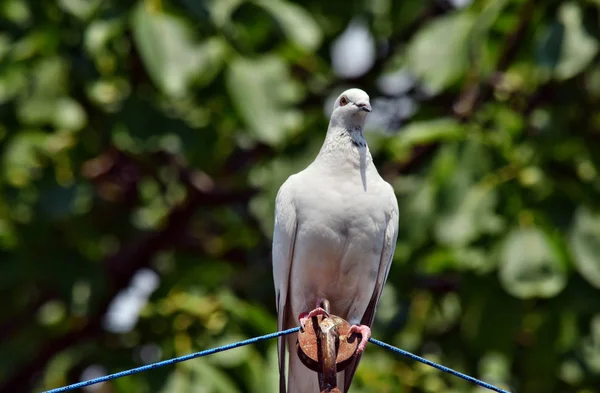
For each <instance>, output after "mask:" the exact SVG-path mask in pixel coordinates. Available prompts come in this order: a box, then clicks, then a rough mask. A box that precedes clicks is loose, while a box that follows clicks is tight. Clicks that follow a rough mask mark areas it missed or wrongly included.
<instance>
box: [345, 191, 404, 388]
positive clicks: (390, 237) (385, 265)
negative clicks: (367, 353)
mask: <svg viewBox="0 0 600 393" xmlns="http://www.w3.org/2000/svg"><path fill="white" fill-rule="evenodd" d="M390 188H391V187H390ZM397 239H398V201H397V199H396V196H395V194H394V193H393V191H392V209H391V212H390V216H389V218H388V222H387V224H386V230H385V236H384V240H383V248H382V251H381V257H380V260H379V271H378V274H377V282H376V284H375V289H374V290H373V295H372V296H371V301H370V302H369V305H368V306H367V309H366V311H365V313H364V314H363V317H362V319H361V322H360V323H361V324H362V325H367V326H372V325H373V320H374V319H375V310H376V309H377V304H378V303H379V298H380V297H381V294H382V293H383V287H384V285H385V281H386V280H387V277H388V274H389V272H390V267H391V266H392V258H393V257H394V250H395V249H396V241H397ZM361 356H362V355H361ZM361 356H357V357H356V358H355V359H354V360H353V361H352V363H350V365H349V366H348V368H346V370H344V393H348V390H349V389H350V384H351V383H352V378H354V373H356V368H357V367H358V363H359V362H360V358H361Z"/></svg>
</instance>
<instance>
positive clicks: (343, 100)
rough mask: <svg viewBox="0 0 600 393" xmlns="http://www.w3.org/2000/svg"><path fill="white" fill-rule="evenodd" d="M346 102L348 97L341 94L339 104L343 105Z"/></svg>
mask: <svg viewBox="0 0 600 393" xmlns="http://www.w3.org/2000/svg"><path fill="white" fill-rule="evenodd" d="M347 103H348V99H347V98H346V96H343V97H342V98H340V106H344V105H346V104H347Z"/></svg>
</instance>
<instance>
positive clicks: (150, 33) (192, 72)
mask: <svg viewBox="0 0 600 393" xmlns="http://www.w3.org/2000/svg"><path fill="white" fill-rule="evenodd" d="M132 23H133V36H134V39H135V42H136V44H137V46H138V48H139V51H140V54H141V57H142V60H143V62H144V65H145V66H146V68H147V70H148V73H149V74H150V77H151V78H152V80H153V81H154V83H155V84H156V85H157V86H158V87H159V89H161V90H162V91H163V92H165V93H166V94H169V95H175V96H178V95H183V94H185V93H186V92H188V91H189V89H190V88H191V84H192V82H197V83H199V84H206V83H209V82H210V81H212V79H213V78H214V77H215V76H216V74H217V73H218V72H219V70H220V69H221V66H222V64H223V60H224V52H225V44H224V42H223V41H222V40H221V39H220V38H211V39H209V40H206V41H204V42H198V41H197V40H196V39H195V38H194V37H193V34H192V29H191V28H190V27H189V26H188V25H187V24H186V23H185V21H184V20H183V19H181V18H178V17H175V16H173V15H169V14H166V13H164V12H161V11H159V10H156V9H152V8H150V6H149V5H148V4H147V3H144V2H140V4H139V5H138V7H137V8H136V10H135V12H134V14H133V21H132Z"/></svg>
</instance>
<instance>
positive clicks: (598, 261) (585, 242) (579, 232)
mask: <svg viewBox="0 0 600 393" xmlns="http://www.w3.org/2000/svg"><path fill="white" fill-rule="evenodd" d="M569 245H570V247H571V250H572V252H573V260H574V261H575V267H576V268H577V271H578V272H579V274H581V275H582V276H583V278H585V279H586V280H587V281H588V282H589V283H590V284H592V285H593V286H594V287H596V288H600V214H598V213H596V212H592V211H590V210H589V209H588V208H586V207H580V208H579V209H577V212H576V213H575V221H574V223H573V227H572V228H571V230H570V234H569Z"/></svg>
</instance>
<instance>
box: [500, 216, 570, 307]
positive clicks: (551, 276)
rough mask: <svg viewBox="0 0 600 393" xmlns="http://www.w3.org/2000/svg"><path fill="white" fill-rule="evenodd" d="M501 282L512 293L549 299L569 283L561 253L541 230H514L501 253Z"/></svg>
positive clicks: (517, 295) (519, 295)
mask: <svg viewBox="0 0 600 393" xmlns="http://www.w3.org/2000/svg"><path fill="white" fill-rule="evenodd" d="M500 281H501V282H502V285H503V286H504V288H505V289H506V290H507V291H508V292H509V293H510V294H511V295H513V296H516V297H520V298H532V297H541V298H549V297H554V296H556V295H558V294H559V293H560V292H561V291H562V290H563V288H564V287H565V285H566V284H567V275H566V272H565V268H564V266H563V263H562V259H561V256H560V254H559V253H558V252H557V251H556V250H555V249H554V248H553V245H552V244H551V242H550V240H549V238H548V237H547V236H546V234H545V233H544V232H542V231H541V230H539V229H535V228H529V229H515V230H513V231H511V232H510V233H509V234H508V236H507V237H506V239H505V241H504V243H503V246H502V249H501V252H500Z"/></svg>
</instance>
